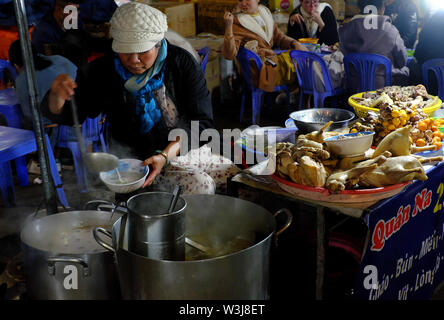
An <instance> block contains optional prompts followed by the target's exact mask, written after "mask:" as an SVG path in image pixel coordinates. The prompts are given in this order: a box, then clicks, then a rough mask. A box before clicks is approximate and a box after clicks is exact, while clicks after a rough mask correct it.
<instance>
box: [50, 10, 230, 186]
mask: <svg viewBox="0 0 444 320" xmlns="http://www.w3.org/2000/svg"><path fill="white" fill-rule="evenodd" d="M167 29H168V25H167V19H166V16H165V15H164V14H163V13H162V12H160V11H159V10H157V9H155V8H152V7H150V6H148V5H146V4H143V3H139V2H129V3H127V4H124V5H122V6H120V7H119V8H117V9H116V11H115V13H114V15H113V17H112V18H111V36H112V38H113V41H112V51H113V52H110V53H109V54H105V56H103V57H100V58H98V59H96V60H94V61H93V62H91V63H89V64H88V65H87V66H86V67H85V68H83V69H82V70H79V72H78V75H77V78H76V80H75V81H74V80H73V79H71V78H69V77H68V76H67V75H61V76H59V77H57V78H56V79H55V80H54V83H53V85H52V87H51V90H50V92H49V94H47V95H46V96H45V98H44V99H43V102H42V110H43V113H44V114H45V115H46V116H47V117H48V118H50V119H52V120H53V121H54V122H59V123H64V124H70V123H72V117H71V111H70V108H69V107H67V108H66V107H65V105H66V103H65V102H66V100H70V97H71V96H72V95H73V94H74V92H75V95H76V101H77V104H78V105H79V120H80V121H83V120H84V119H85V118H86V117H87V116H88V117H91V118H94V117H96V116H97V115H98V114H100V113H104V114H106V116H107V121H109V125H110V126H109V128H110V130H109V131H110V137H111V143H110V150H111V152H112V153H115V154H117V155H119V156H120V157H122V156H125V157H137V158H139V159H144V162H143V165H150V166H151V167H152V169H151V172H150V174H149V176H148V178H147V180H146V181H145V184H144V185H143V187H146V186H149V185H151V184H152V183H153V182H154V181H155V179H156V178H157V179H156V182H157V183H159V182H162V183H163V186H164V188H165V189H170V188H171V186H172V185H173V184H174V183H181V184H184V182H183V181H188V182H187V185H184V188H185V190H184V192H185V193H214V192H215V188H216V184H217V183H218V182H217V181H214V180H213V179H212V177H213V174H211V173H209V172H203V171H198V170H197V167H198V163H197V162H199V161H197V162H196V161H195V160H192V161H191V162H190V161H188V162H185V161H184V158H183V156H182V157H177V155H178V154H179V151H180V148H181V141H180V140H181V139H180V138H177V139H176V140H175V141H169V140H168V135H169V133H170V132H171V130H173V129H176V128H180V129H183V130H185V132H187V133H188V137H191V138H192V137H193V135H191V121H193V120H194V121H199V131H202V130H204V129H206V128H212V127H213V112H212V107H211V99H210V94H209V92H208V89H207V86H206V82H205V79H204V76H203V73H202V72H201V69H200V66H199V65H198V63H197V62H196V60H195V59H194V58H193V57H192V56H191V55H190V54H189V53H188V52H186V51H185V50H183V49H182V48H179V47H177V46H174V45H172V44H170V43H168V41H167V40H165V39H164V36H165V32H166V31H167ZM187 140H188V144H189V145H191V146H193V145H194V143H193V144H191V139H187ZM182 146H183V145H182ZM205 147H206V146H203V147H202V148H200V149H201V150H200V151H205V152H206V151H207V150H208V147H206V148H205ZM128 148H129V150H128ZM119 149H120V150H119ZM125 149H126V150H125ZM122 150H124V151H122ZM197 150H199V149H197ZM191 152H193V151H191ZM194 153H195V151H194ZM208 156H209V158H211V159H209V160H211V161H213V160H214V159H213V157H212V156H211V152H210V155H208ZM176 157H177V158H176ZM175 158H176V159H175ZM173 159H174V160H173ZM217 160H218V161H219V160H220V158H218V159H217ZM225 160H226V159H225ZM225 160H224V161H223V162H224V163H227V161H225ZM170 162H171V164H170ZM164 167H165V170H164V171H163V173H162V169H163V168H164ZM184 167H185V170H184ZM224 168H226V169H227V170H228V171H229V172H230V171H232V172H233V173H234V172H236V171H237V168H236V167H235V166H234V165H233V164H232V163H231V162H229V163H227V164H226V165H225V166H224ZM173 172H174V173H173ZM161 173H162V174H161ZM170 173H173V174H170ZM220 175H221V174H220V172H217V173H216V174H215V175H214V176H220ZM222 176H223V175H222ZM225 179H226V177H225Z"/></svg>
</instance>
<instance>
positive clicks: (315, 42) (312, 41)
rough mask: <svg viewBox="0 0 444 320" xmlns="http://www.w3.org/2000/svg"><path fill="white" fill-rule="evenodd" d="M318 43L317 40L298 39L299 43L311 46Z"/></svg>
mask: <svg viewBox="0 0 444 320" xmlns="http://www.w3.org/2000/svg"><path fill="white" fill-rule="evenodd" d="M318 41H319V39H318V38H300V39H299V42H300V43H312V44H317V43H318Z"/></svg>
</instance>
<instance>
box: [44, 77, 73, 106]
mask: <svg viewBox="0 0 444 320" xmlns="http://www.w3.org/2000/svg"><path fill="white" fill-rule="evenodd" d="M75 88H77V84H76V83H75V82H74V80H73V79H71V78H70V77H69V76H68V75H67V74H60V75H58V76H57V77H56V78H55V79H54V81H53V82H52V85H51V91H50V93H49V110H50V111H51V112H52V113H54V114H60V113H61V112H62V110H63V106H64V105H65V101H66V100H71V96H72V95H73V94H74V89H75Z"/></svg>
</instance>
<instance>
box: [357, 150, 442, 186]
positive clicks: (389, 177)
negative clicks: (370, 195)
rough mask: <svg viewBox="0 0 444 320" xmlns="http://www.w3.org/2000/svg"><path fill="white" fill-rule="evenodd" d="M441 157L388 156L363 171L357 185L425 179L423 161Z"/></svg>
mask: <svg viewBox="0 0 444 320" xmlns="http://www.w3.org/2000/svg"><path fill="white" fill-rule="evenodd" d="M441 160H442V157H432V158H424V157H418V156H413V155H408V156H399V157H392V158H388V159H387V161H385V162H384V163H383V164H381V165H380V166H378V167H377V168H375V169H374V170H372V171H368V172H366V173H364V174H363V175H362V176H361V177H360V179H359V185H361V186H367V187H385V186H389V185H393V184H397V183H402V182H406V181H411V180H415V179H417V180H421V181H424V180H427V175H426V173H425V171H424V168H423V166H422V164H423V163H428V162H434V161H441Z"/></svg>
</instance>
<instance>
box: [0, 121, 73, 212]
mask: <svg viewBox="0 0 444 320" xmlns="http://www.w3.org/2000/svg"><path fill="white" fill-rule="evenodd" d="M45 139H46V145H47V148H48V150H47V151H48V158H49V165H50V168H49V169H50V171H51V176H52V179H53V181H54V184H55V186H56V190H57V194H58V197H59V200H60V203H61V204H62V205H63V206H65V207H69V206H68V201H67V200H66V195H65V191H64V190H63V187H62V181H61V179H60V176H59V173H58V171H57V164H56V162H55V158H54V154H53V151H52V148H51V144H50V142H49V138H48V136H47V135H46V134H45ZM36 150H37V143H36V139H35V134H34V132H33V131H31V130H24V129H16V128H11V127H5V126H0V191H1V193H2V196H3V199H4V201H5V204H6V206H12V205H15V190H14V182H13V179H12V171H11V165H10V161H11V160H14V159H16V158H17V157H21V156H24V155H26V154H28V153H31V152H34V151H36Z"/></svg>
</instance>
